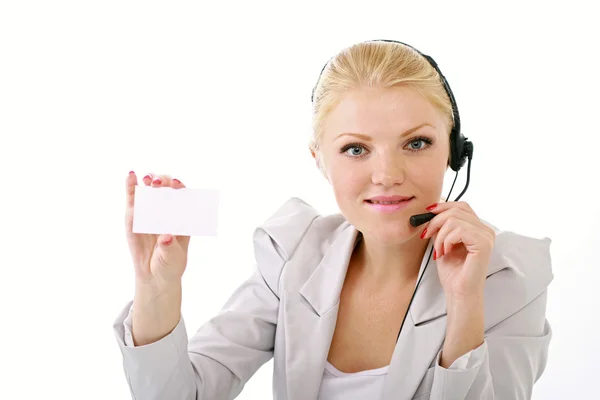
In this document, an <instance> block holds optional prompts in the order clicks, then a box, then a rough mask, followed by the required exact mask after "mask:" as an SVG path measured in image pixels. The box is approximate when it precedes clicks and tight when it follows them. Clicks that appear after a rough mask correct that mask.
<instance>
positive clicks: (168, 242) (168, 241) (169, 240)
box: [163, 236, 173, 245]
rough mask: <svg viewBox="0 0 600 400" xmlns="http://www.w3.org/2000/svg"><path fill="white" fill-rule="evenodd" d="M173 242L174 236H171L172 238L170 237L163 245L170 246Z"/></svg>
mask: <svg viewBox="0 0 600 400" xmlns="http://www.w3.org/2000/svg"><path fill="white" fill-rule="evenodd" d="M172 241H173V236H171V237H169V238H168V239H167V240H165V241H164V242H163V244H164V245H170V244H171V242H172Z"/></svg>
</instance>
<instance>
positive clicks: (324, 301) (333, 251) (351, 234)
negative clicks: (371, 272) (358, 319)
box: [299, 222, 359, 317]
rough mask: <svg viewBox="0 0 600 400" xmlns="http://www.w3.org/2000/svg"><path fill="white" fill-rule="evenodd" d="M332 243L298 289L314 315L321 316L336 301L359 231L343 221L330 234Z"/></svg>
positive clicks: (334, 304) (338, 297) (337, 300)
mask: <svg viewBox="0 0 600 400" xmlns="http://www.w3.org/2000/svg"><path fill="white" fill-rule="evenodd" d="M333 238H334V239H333V242H332V243H331V245H330V246H329V248H328V249H327V251H326V252H325V255H324V256H323V258H322V259H321V262H320V263H319V265H318V266H317V268H316V269H315V271H314V272H313V273H312V275H311V276H310V277H309V278H308V279H307V281H306V282H305V283H304V285H303V286H302V287H301V288H300V291H299V292H300V294H301V295H302V296H303V297H304V299H305V300H306V301H307V302H308V303H309V304H310V305H311V307H312V308H313V310H314V311H315V312H316V313H317V315H318V316H320V317H321V316H323V315H324V314H325V313H327V311H329V310H331V309H332V308H333V307H335V306H336V305H337V304H338V303H339V301H340V293H341V291H342V286H343V284H344V279H345V278H346V271H347V270H348V264H349V262H350V257H351V256H352V252H353V250H354V246H355V245H356V243H357V239H358V238H359V231H358V230H357V229H356V228H355V227H354V226H353V225H351V224H349V223H348V222H344V223H343V224H342V225H340V227H339V228H338V229H337V230H336V232H335V234H334V235H333Z"/></svg>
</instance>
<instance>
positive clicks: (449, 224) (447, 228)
mask: <svg viewBox="0 0 600 400" xmlns="http://www.w3.org/2000/svg"><path fill="white" fill-rule="evenodd" d="M463 223H464V221H461V220H459V219H457V218H449V219H448V220H446V222H445V223H444V225H443V226H442V227H441V228H440V229H439V231H438V232H437V234H436V236H435V241H434V244H433V247H434V248H435V253H436V256H437V257H436V259H437V258H440V257H441V256H443V255H444V254H445V253H444V241H445V240H446V237H447V236H448V234H449V233H450V232H451V231H453V230H454V229H456V228H457V227H459V226H461V225H462V224H463Z"/></svg>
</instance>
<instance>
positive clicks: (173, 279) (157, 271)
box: [125, 172, 190, 288]
mask: <svg viewBox="0 0 600 400" xmlns="http://www.w3.org/2000/svg"><path fill="white" fill-rule="evenodd" d="M142 181H143V183H144V184H145V185H146V186H151V187H155V188H158V187H172V188H174V189H181V188H184V187H185V186H184V185H183V183H181V182H180V181H179V180H177V179H172V178H171V177H170V176H169V175H155V174H148V175H146V176H145V177H144V178H143V179H142ZM137 184H138V182H137V176H136V175H135V173H134V172H130V173H129V176H128V177H127V180H126V187H127V194H126V209H125V232H126V235H127V243H128V244H129V250H130V252H131V257H132V258H133V265H134V268H135V278H136V284H141V285H151V286H153V287H156V288H164V287H168V286H170V285H172V284H176V285H180V284H181V277H182V276H183V273H184V271H185V267H186V265H187V254H188V247H189V243H190V237H189V236H174V235H170V234H164V235H154V234H144V233H133V232H132V230H133V208H134V201H135V189H136V186H137Z"/></svg>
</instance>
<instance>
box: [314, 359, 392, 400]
mask: <svg viewBox="0 0 600 400" xmlns="http://www.w3.org/2000/svg"><path fill="white" fill-rule="evenodd" d="M388 369H389V366H385V367H381V368H376V369H369V370H366V371H359V372H354V373H346V372H342V371H340V370H338V369H337V368H336V367H334V366H333V365H331V364H330V363H329V361H326V362H325V371H323V380H322V382H321V388H320V389H319V397H318V398H317V400H364V399H379V398H381V389H382V387H383V379H384V378H385V376H386V374H387V372H388Z"/></svg>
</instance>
